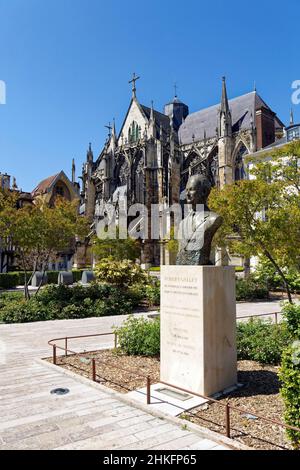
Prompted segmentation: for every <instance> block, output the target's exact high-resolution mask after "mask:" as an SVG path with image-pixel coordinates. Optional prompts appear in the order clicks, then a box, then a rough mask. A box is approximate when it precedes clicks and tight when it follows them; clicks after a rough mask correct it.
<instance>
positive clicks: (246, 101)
mask: <svg viewBox="0 0 300 470" xmlns="http://www.w3.org/2000/svg"><path fill="white" fill-rule="evenodd" d="M220 106H221V105H220V103H219V104H216V105H214V106H210V107H209V108H205V109H202V110H201V111H197V112H195V113H192V114H189V115H188V116H187V117H186V119H185V121H184V123H183V124H182V125H181V126H180V128H179V137H180V139H181V142H182V144H191V143H192V142H193V137H192V136H193V135H194V136H195V137H194V140H195V141H199V140H202V139H203V136H204V130H205V131H206V137H207V138H210V137H215V136H216V128H217V127H218V123H219V120H218V117H219V109H220ZM262 106H263V107H265V108H267V109H271V108H270V107H269V106H268V105H267V104H266V103H265V102H264V100H263V99H262V98H261V97H260V96H259V95H258V94H257V92H256V91H252V92H251V93H247V94H245V95H242V96H238V97H237V98H234V99H231V100H229V109H230V111H231V117H232V130H233V132H236V131H238V130H239V129H249V128H250V127H251V126H250V117H251V113H252V116H253V120H254V119H255V112H256V110H257V109H259V108H261V107H262ZM275 127H276V128H282V127H283V124H282V122H281V121H280V119H279V118H277V117H276V118H275Z"/></svg>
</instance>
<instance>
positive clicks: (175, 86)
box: [174, 82, 178, 98]
mask: <svg viewBox="0 0 300 470" xmlns="http://www.w3.org/2000/svg"><path fill="white" fill-rule="evenodd" d="M177 88H178V86H177V82H175V83H174V91H175V95H174V97H175V98H177Z"/></svg>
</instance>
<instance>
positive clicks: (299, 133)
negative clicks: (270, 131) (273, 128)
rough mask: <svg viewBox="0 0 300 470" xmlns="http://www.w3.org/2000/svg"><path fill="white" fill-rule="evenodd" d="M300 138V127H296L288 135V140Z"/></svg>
mask: <svg viewBox="0 0 300 470" xmlns="http://www.w3.org/2000/svg"><path fill="white" fill-rule="evenodd" d="M299 138H300V128H299V127H294V128H293V129H290V130H289V131H288V134H287V140H288V141H291V140H296V139H299Z"/></svg>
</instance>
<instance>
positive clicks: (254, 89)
mask: <svg viewBox="0 0 300 470" xmlns="http://www.w3.org/2000/svg"><path fill="white" fill-rule="evenodd" d="M253 91H255V92H256V91H257V90H256V81H255V80H254V86H253Z"/></svg>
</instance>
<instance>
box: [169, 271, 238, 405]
mask: <svg viewBox="0 0 300 470" xmlns="http://www.w3.org/2000/svg"><path fill="white" fill-rule="evenodd" d="M160 374H161V381H163V382H167V383H169V384H170V385H175V386H178V387H181V388H184V389H186V390H189V391H190V392H196V393H200V394H202V395H207V396H210V395H213V394H214V393H217V392H220V391H222V390H224V389H226V388H228V387H231V386H234V385H235V384H236V382H237V356H236V302H235V271H234V268H233V267H229V266H226V267H224V266H161V369H160Z"/></svg>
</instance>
